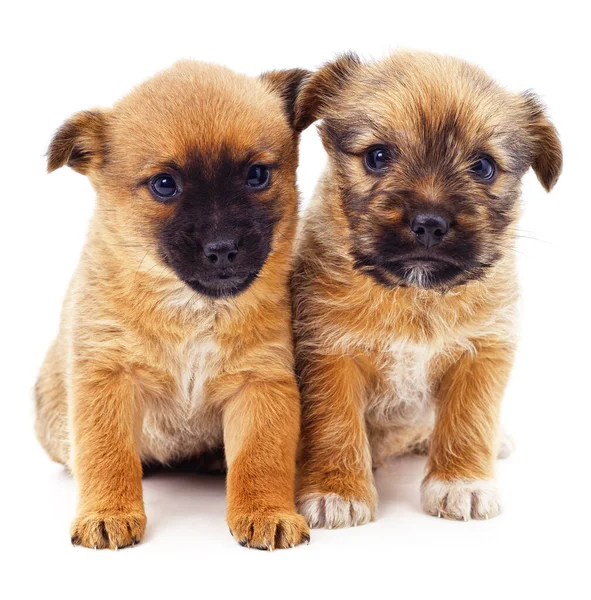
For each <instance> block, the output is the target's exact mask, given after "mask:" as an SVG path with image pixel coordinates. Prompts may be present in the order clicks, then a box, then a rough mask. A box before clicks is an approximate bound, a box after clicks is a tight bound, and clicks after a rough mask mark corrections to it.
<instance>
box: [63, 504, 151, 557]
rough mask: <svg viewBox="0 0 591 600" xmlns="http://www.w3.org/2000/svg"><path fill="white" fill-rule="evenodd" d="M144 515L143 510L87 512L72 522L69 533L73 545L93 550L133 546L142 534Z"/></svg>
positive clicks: (144, 525) (144, 527)
mask: <svg viewBox="0 0 591 600" xmlns="http://www.w3.org/2000/svg"><path fill="white" fill-rule="evenodd" d="M145 529H146V515H145V514H144V513H143V512H130V513H118V512H114V513H108V512H103V511H97V512H88V513H84V514H82V515H79V516H78V517H76V519H74V521H73V522H72V526H71V528H70V535H71V540H72V544H73V545H74V546H85V547H86V548H94V549H95V550H99V549H103V548H110V549H111V550H119V549H121V548H126V547H127V546H135V544H138V543H139V542H140V540H141V539H142V537H143V535H144V531H145Z"/></svg>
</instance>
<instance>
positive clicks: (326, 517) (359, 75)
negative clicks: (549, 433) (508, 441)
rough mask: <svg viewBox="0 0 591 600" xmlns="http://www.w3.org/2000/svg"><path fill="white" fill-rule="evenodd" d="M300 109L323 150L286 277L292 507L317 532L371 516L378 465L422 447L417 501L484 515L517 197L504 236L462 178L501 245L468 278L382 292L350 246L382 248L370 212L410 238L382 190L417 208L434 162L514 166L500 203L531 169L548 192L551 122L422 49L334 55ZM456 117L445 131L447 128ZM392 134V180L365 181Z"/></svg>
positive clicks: (463, 514) (554, 164)
mask: <svg viewBox="0 0 591 600" xmlns="http://www.w3.org/2000/svg"><path fill="white" fill-rule="evenodd" d="M297 114H298V116H299V118H300V120H301V122H302V123H309V122H311V121H313V120H315V119H317V118H323V119H324V123H323V125H322V126H321V134H322V138H323V141H324V145H325V148H326V150H327V152H328V155H329V164H328V168H327V171H326V173H325V174H324V176H323V178H322V180H321V181H320V183H319V185H318V189H317V191H316V194H315V197H314V199H313V201H312V204H311V206H310V207H309V210H308V211H307V214H306V216H305V219H304V222H303V223H302V229H301V232H302V235H301V241H300V243H299V247H298V250H297V264H296V271H295V276H294V279H293V293H294V306H295V335H296V364H297V371H298V373H299V378H300V385H301V392H302V402H303V432H302V435H303V440H302V456H301V460H302V469H301V473H300V478H299V486H298V491H297V496H298V506H299V509H300V511H301V512H302V514H304V515H305V516H306V517H307V518H308V519H309V522H310V524H311V525H312V526H328V527H336V526H346V525H357V524H362V523H365V522H367V521H368V520H370V519H371V518H375V515H376V506H377V498H376V490H375V487H374V483H373V477H372V471H371V470H372V465H374V466H375V465H379V464H380V463H381V462H382V461H383V460H384V459H386V458H387V457H389V456H392V455H394V454H400V453H404V452H408V451H415V450H419V451H420V450H421V449H424V448H429V450H428V453H429V457H428V472H427V476H426V479H425V482H426V483H425V484H424V486H423V504H424V507H425V510H427V511H428V512H431V513H432V514H436V515H439V516H446V517H450V518H461V519H464V518H470V516H472V517H475V518H484V517H485V516H494V514H496V512H498V502H497V500H496V497H495V496H494V494H495V493H494V492H493V491H491V489H493V488H491V487H490V486H492V484H491V483H489V482H490V481H491V480H492V479H493V477H494V460H493V459H494V457H495V454H496V452H497V445H498V437H499V434H498V413H499V405H500V401H501V398H502V395H503V392H504V388H505V385H506V383H507V379H508V377H509V372H510V369H511V364H512V360H513V353H514V347H515V304H516V300H517V281H516V269H515V254H514V244H513V240H514V236H515V224H516V222H517V218H518V208H517V206H518V205H517V202H516V203H515V205H514V207H513V208H512V209H511V210H510V212H509V213H508V214H507V216H506V217H505V218H506V219H508V227H507V228H506V229H505V230H504V232H503V233H500V234H494V233H493V232H492V231H490V232H489V231H488V227H489V225H488V223H489V220H488V219H494V218H495V214H494V213H493V212H492V209H489V208H488V206H489V205H487V203H486V202H487V201H486V199H484V198H483V197H482V191H481V190H480V188H478V187H475V186H474V185H473V184H471V183H470V182H469V181H467V183H466V185H467V186H471V187H470V188H469V189H471V190H472V191H471V193H472V194H473V195H474V198H475V199H476V198H478V200H479V202H478V204H476V203H475V207H476V209H477V211H478V212H477V213H476V214H475V215H472V216H470V217H467V216H464V215H460V216H459V217H458V219H460V218H462V219H464V220H465V222H464V223H462V225H463V226H464V227H466V228H467V229H468V230H472V231H474V232H476V234H477V235H480V236H481V240H482V243H481V245H480V248H481V252H482V255H483V262H486V260H487V259H486V258H484V256H485V255H488V254H490V256H492V255H493V251H495V252H497V251H498V257H497V258H495V259H494V260H491V263H492V266H490V268H488V269H486V271H485V272H483V273H482V274H480V275H479V276H477V277H474V278H473V279H472V280H470V281H467V282H462V284H458V285H451V286H448V287H446V288H445V289H425V288H423V287H421V286H420V285H410V286H404V287H403V286H400V285H398V284H399V283H400V282H399V281H397V280H396V279H395V277H394V276H392V277H389V279H388V281H387V282H386V283H387V284H388V285H382V284H381V283H377V282H376V281H375V280H374V279H373V278H372V277H370V276H369V275H368V274H366V273H365V272H364V270H363V269H362V268H355V266H354V264H355V263H354V260H355V256H354V255H355V252H359V251H360V249H361V250H364V249H365V248H369V247H371V245H372V244H374V243H375V235H376V229H377V226H378V225H377V224H378V223H379V224H380V225H383V224H384V223H389V226H390V227H393V228H396V227H398V228H400V231H401V233H400V235H407V234H406V233H405V231H404V227H403V226H402V225H401V219H402V218H403V214H402V211H401V210H400V209H398V208H397V207H396V205H395V201H394V200H393V199H392V200H391V195H389V194H390V192H389V189H390V188H393V189H400V188H401V189H403V190H411V191H410V192H407V193H410V194H412V195H413V198H414V199H418V200H417V201H420V202H422V203H424V205H425V206H436V205H437V203H438V202H448V203H450V202H453V196H451V199H447V198H448V196H447V190H446V188H445V185H446V183H445V181H446V180H445V179H444V178H443V177H442V176H441V175H442V174H443V175H445V174H447V173H448V171H445V170H444V168H443V166H442V165H443V164H444V160H446V161H447V162H446V163H445V164H446V167H445V169H448V170H449V172H455V171H456V170H457V171H461V169H462V168H463V167H462V165H463V163H462V162H461V161H462V160H469V158H470V151H471V150H472V149H473V148H477V149H481V148H483V149H485V150H486V151H488V152H489V153H490V154H491V155H492V156H494V157H495V158H496V159H497V161H498V163H499V164H500V165H501V166H503V167H506V171H507V172H506V173H505V172H502V173H500V174H499V176H498V178H497V180H496V181H495V182H494V184H492V187H491V189H492V190H493V192H494V193H495V194H497V195H498V196H499V197H510V198H513V197H514V198H515V199H517V197H518V194H519V178H520V175H521V174H523V172H525V170H526V169H527V168H528V167H529V166H531V165H533V167H534V169H535V170H536V173H537V175H538V177H539V178H540V181H541V182H542V183H543V184H544V186H545V187H546V188H547V189H550V188H551V187H552V185H553V184H554V182H555V181H556V179H557V177H558V174H559V173H560V167H561V155H560V143H559V141H558V138H557V136H556V132H555V130H554V128H553V127H552V125H551V124H550V123H549V121H547V119H546V117H545V116H544V114H543V111H542V109H541V108H540V106H539V104H537V102H536V101H535V99H534V98H533V96H531V95H522V96H519V95H512V94H509V93H508V92H505V91H504V90H502V89H501V88H500V87H498V86H497V85H496V84H494V83H493V82H492V81H491V80H490V79H489V78H488V77H487V76H486V75H485V74H484V73H483V72H482V71H480V70H479V69H477V68H475V67H472V66H470V65H468V64H466V63H464V62H462V61H459V60H455V59H451V58H446V57H437V56H433V55H427V54H410V53H398V54H394V55H392V56H391V57H388V58H386V59H384V60H382V61H379V62H376V63H371V64H367V65H363V64H361V63H360V61H359V60H358V59H357V58H356V57H355V56H354V55H346V56H343V57H340V58H339V59H338V60H337V61H335V62H334V63H331V64H329V65H327V66H325V67H324V68H322V69H321V70H320V71H319V72H317V73H316V74H315V75H314V76H313V77H312V79H311V80H310V81H309V82H308V84H307V85H306V86H305V87H304V88H303V90H302V93H301V95H300V104H299V106H298V111H297ZM450 114H452V115H457V117H456V124H455V127H454V128H453V129H450V130H449V131H448V132H447V133H441V132H442V131H443V132H445V131H446V130H445V129H444V127H443V125H442V123H444V122H445V120H446V118H447V117H448V115H450ZM421 132H424V133H421ZM437 136H439V137H441V136H447V137H445V139H443V143H444V144H446V145H447V148H448V152H447V153H446V154H441V155H439V157H437V155H435V158H433V155H434V153H433V154H432V155H431V160H432V162H431V163H430V168H431V171H430V173H431V174H427V175H425V176H424V179H421V178H418V179H417V177H418V176H417V177H415V176H414V175H413V173H414V172H416V173H421V172H422V171H421V169H420V168H418V167H419V166H421V165H419V163H420V161H421V160H422V159H421V158H420V157H422V156H423V152H424V149H425V147H426V145H427V144H429V143H430V142H431V141H432V140H435V139H436V138H437ZM391 139H395V140H396V141H397V142H398V147H399V148H400V154H399V156H398V157H397V159H395V160H394V161H393V166H392V168H391V169H390V172H389V173H387V174H386V175H383V176H382V177H380V178H377V177H375V176H371V174H368V173H367V172H366V170H365V168H364V165H363V153H364V152H365V150H366V149H367V148H370V147H371V146H372V144H376V143H389V142H390V140H391ZM449 163H452V164H451V165H450V164H449ZM468 164H469V163H468ZM415 167H417V169H416V171H415V170H414V169H415ZM424 171H425V172H427V173H428V172H429V171H428V169H425V170H424ZM388 185H390V188H388V187H387V186H388ZM351 198H353V199H354V201H351ZM359 205H361V206H360V207H359ZM428 482H434V484H433V485H431V486H428V485H427V483H428ZM438 482H442V483H441V484H440V485H439V484H438V485H435V483H438ZM462 482H465V484H464V483H462ZM481 489H482V490H483V492H482V494H480V492H479V490H481ZM434 494H439V495H438V496H436V497H434ZM448 494H451V495H450V496H449V499H450V502H449V506H448V503H447V499H448ZM452 498H453V502H452V501H451V499H452ZM479 502H480V504H479ZM471 503H472V507H471ZM360 506H362V507H364V508H363V509H360ZM466 506H467V509H466ZM489 513H490V514H489Z"/></svg>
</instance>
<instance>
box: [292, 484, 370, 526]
mask: <svg viewBox="0 0 591 600" xmlns="http://www.w3.org/2000/svg"><path fill="white" fill-rule="evenodd" d="M297 507H298V512H299V513H300V514H301V515H304V517H306V519H307V520H308V523H309V524H310V527H313V528H320V527H326V528H328V529H334V528H337V527H355V526H357V525H365V523H369V522H370V521H373V520H374V517H375V507H374V506H373V504H372V503H371V502H368V501H366V500H363V499H361V498H344V497H343V496H340V495H339V494H334V493H325V494H324V493H321V492H317V493H312V494H306V495H304V496H302V497H301V498H300V499H299V500H298V503H297Z"/></svg>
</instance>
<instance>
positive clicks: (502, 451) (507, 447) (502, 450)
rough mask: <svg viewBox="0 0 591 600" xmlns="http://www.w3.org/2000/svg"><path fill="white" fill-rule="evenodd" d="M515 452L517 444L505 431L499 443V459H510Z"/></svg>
mask: <svg viewBox="0 0 591 600" xmlns="http://www.w3.org/2000/svg"><path fill="white" fill-rule="evenodd" d="M514 450H515V442H514V441H513V438H511V436H509V435H507V434H506V433H505V432H504V431H503V433H502V434H501V440H500V441H499V450H498V452H497V458H508V457H509V456H511V454H513V451H514Z"/></svg>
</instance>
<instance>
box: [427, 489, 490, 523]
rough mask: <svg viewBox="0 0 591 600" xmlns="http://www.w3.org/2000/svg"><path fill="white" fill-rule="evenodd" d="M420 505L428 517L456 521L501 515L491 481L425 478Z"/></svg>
mask: <svg viewBox="0 0 591 600" xmlns="http://www.w3.org/2000/svg"><path fill="white" fill-rule="evenodd" d="M421 504H422V505H423V510H424V511H425V512H427V513H429V514H430V515H433V516H435V517H444V518H446V519H457V520H459V521H468V520H469V519H491V518H492V517H496V516H497V515H498V514H499V513H500V512H501V506H500V503H499V493H498V491H497V488H496V486H495V484H494V482H492V481H481V480H472V481H469V480H463V479H457V480H455V481H442V480H440V479H426V480H425V481H423V484H422V485H421Z"/></svg>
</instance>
